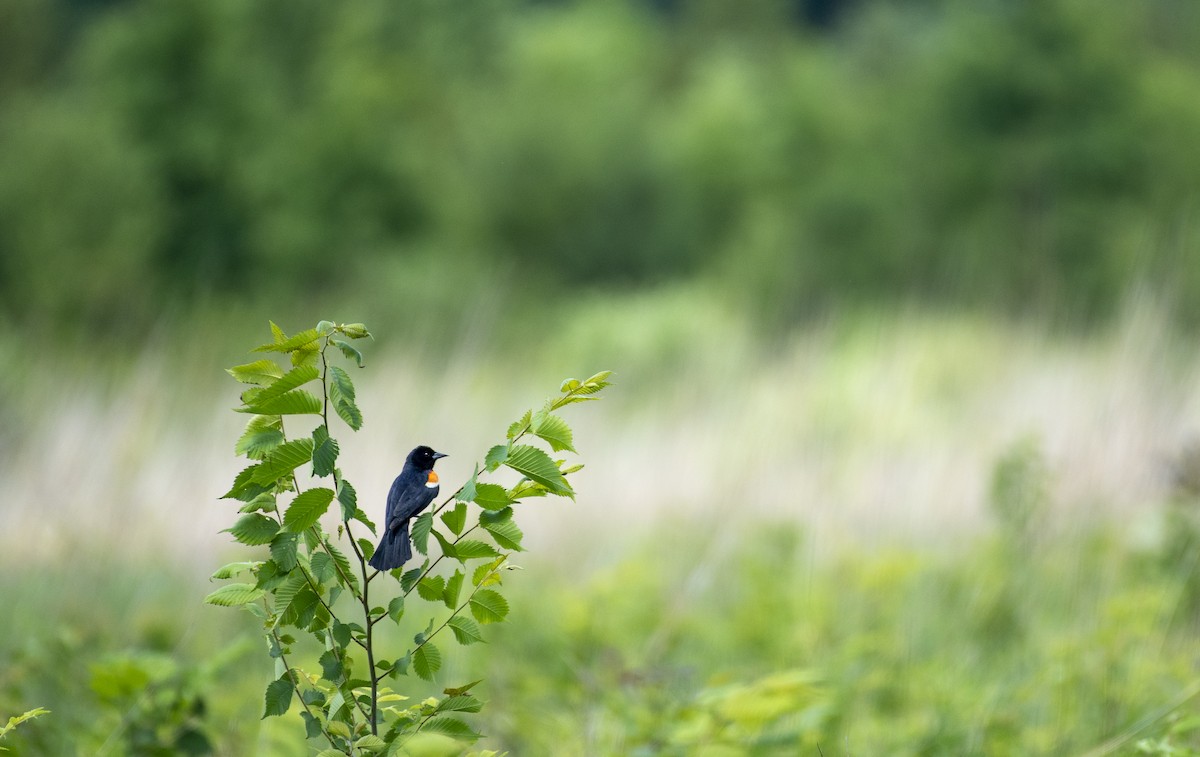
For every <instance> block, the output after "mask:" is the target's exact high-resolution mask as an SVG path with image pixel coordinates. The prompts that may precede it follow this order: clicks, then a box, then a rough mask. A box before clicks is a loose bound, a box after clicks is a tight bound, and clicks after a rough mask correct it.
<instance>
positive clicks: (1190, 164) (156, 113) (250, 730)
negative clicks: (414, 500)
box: [0, 0, 1200, 757]
mask: <svg viewBox="0 0 1200 757" xmlns="http://www.w3.org/2000/svg"><path fill="white" fill-rule="evenodd" d="M1198 190H1200V4H1197V3H1195V2H1192V0H1144V2H1139V3H1095V2H1084V0H968V1H966V2H950V0H742V2H738V3H723V2H719V1H717V0H628V1H626V0H619V1H618V0H613V1H610V2H600V1H599V0H596V1H593V2H588V1H586V0H554V1H551V0H541V1H537V2H535V1H533V0H480V1H479V2H476V3H471V4H447V3H440V2H432V1H430V0H355V1H354V2H347V3H323V2H317V0H288V1H287V2H283V1H282V0H259V2H245V0H0V326H3V328H0V360H2V361H3V365H4V367H5V370H4V371H3V372H0V524H2V526H3V528H2V529H0V576H2V578H0V722H4V721H6V720H7V718H8V717H9V716H11V715H18V714H20V713H22V712H24V711H26V710H29V709H32V708H34V707H39V706H41V707H46V708H48V709H49V710H51V713H50V714H49V715H46V716H43V717H41V718H39V719H37V720H34V721H31V722H28V723H25V724H22V725H21V726H19V727H18V728H17V729H16V730H15V731H13V732H12V733H10V734H8V735H7V736H6V737H4V739H3V741H2V742H0V746H3V747H7V748H8V749H10V750H11V753H12V754H16V755H109V756H111V757H117V756H119V755H130V756H137V757H140V756H142V755H147V756H148V755H174V754H189V755H203V754H217V755H230V756H236V755H264V756H273V755H299V754H315V753H316V752H317V751H318V750H319V747H317V746H316V742H315V741H314V742H310V743H308V744H306V743H305V742H304V741H303V739H302V734H303V725H302V724H301V722H300V717H299V715H298V713H297V712H296V711H295V708H293V711H292V712H291V713H289V714H288V715H287V716H285V717H283V718H271V719H267V720H260V715H261V712H262V706H263V699H262V697H263V695H262V690H263V687H264V685H265V683H266V682H267V681H269V680H270V679H271V676H272V673H271V670H272V663H271V661H270V659H269V658H268V657H267V656H266V655H265V654H264V643H263V641H262V639H261V638H260V637H259V635H258V634H257V632H256V622H255V620H254V619H253V618H252V617H251V616H250V615H248V614H246V613H235V612H231V611H228V610H223V609H220V608H215V607H211V606H206V605H204V604H202V601H203V598H204V596H205V595H206V594H207V593H208V592H209V591H211V590H212V589H213V587H214V584H213V583H211V582H210V579H209V576H210V575H211V573H212V571H213V570H214V569H215V568H216V567H217V566H219V565H221V564H222V563H225V562H228V561H230V560H238V559H248V558H247V557H246V555H247V553H248V552H250V549H249V548H247V547H243V546H240V545H237V544H234V543H233V540H232V538H231V537H230V535H229V534H227V533H222V532H221V529H224V528H226V527H228V526H229V525H230V523H232V521H233V518H234V517H235V511H236V505H235V504H234V503H231V502H229V501H227V500H218V497H220V495H221V494H222V493H223V492H224V491H225V490H226V489H227V488H228V485H229V481H230V480H231V478H232V477H233V475H234V474H235V473H236V472H237V471H238V470H240V469H241V467H242V462H240V461H239V460H238V459H237V457H236V456H235V454H234V449H233V447H234V441H235V440H236V439H237V437H238V435H239V434H240V433H241V429H242V426H243V424H244V420H245V419H244V417H243V416H239V415H237V414H236V413H233V412H231V409H232V408H233V407H234V406H235V405H236V404H237V401H238V400H237V397H238V392H239V387H237V386H236V385H235V383H234V382H233V381H232V380H231V379H230V378H229V377H228V376H227V375H226V374H225V373H224V371H223V370H222V369H223V368H225V367H227V366H231V365H235V364H237V363H241V362H245V361H246V359H248V358H247V355H246V352H247V350H248V349H249V348H250V347H252V346H254V345H256V344H260V343H262V342H264V341H266V338H267V335H268V334H269V331H268V330H267V321H268V319H274V320H275V321H277V322H278V323H279V324H280V325H281V326H283V328H284V329H286V330H288V332H289V333H291V332H294V331H298V330H300V329H303V328H310V327H311V326H313V325H314V324H315V323H316V322H317V321H318V320H319V319H322V318H329V319H332V320H336V321H339V322H343V321H362V322H365V323H366V324H367V325H368V326H369V327H370V328H371V329H372V331H373V332H374V334H375V337H376V338H375V340H374V341H373V342H370V343H368V344H366V346H365V347H364V352H365V355H366V368H365V369H364V370H362V371H361V372H356V373H355V381H356V382H357V384H358V402H359V405H360V407H361V408H362V411H363V414H364V416H365V418H366V423H365V425H364V427H363V429H362V430H361V431H360V432H358V433H356V434H351V433H348V432H347V433H344V434H341V436H340V437H339V438H340V440H341V443H342V461H341V463H340V464H341V465H343V466H344V467H345V468H346V469H347V475H348V476H352V477H353V478H354V480H355V481H356V482H357V486H358V490H359V501H360V503H361V504H362V506H363V508H364V509H365V510H366V511H367V512H368V514H369V515H371V516H372V517H376V518H378V517H380V516H381V515H382V512H383V507H384V499H385V493H386V491H387V487H388V485H389V484H390V482H391V479H392V478H393V477H394V476H395V475H396V473H397V472H398V471H399V469H400V466H401V465H402V464H403V459H404V455H405V454H406V453H407V451H408V450H409V449H411V448H412V447H413V446H415V445H416V444H418V443H427V444H430V445H432V446H434V447H435V448H437V449H439V450H445V451H447V452H449V453H450V455H451V456H450V457H449V458H448V459H447V460H445V461H444V462H443V463H441V464H440V465H439V472H440V473H441V475H442V478H443V481H446V482H461V481H463V480H465V479H466V478H467V477H469V476H470V474H471V471H472V464H473V461H474V460H476V459H478V458H480V457H481V456H482V455H483V453H484V452H485V451H486V450H487V448H488V447H489V446H490V445H491V444H493V443H494V440H495V439H496V438H497V436H499V435H500V434H502V433H503V430H504V429H505V428H506V427H507V425H508V423H510V422H511V421H512V420H513V419H515V418H516V417H518V416H519V415H520V414H521V413H522V412H523V411H524V410H525V409H526V408H528V407H530V406H531V405H536V404H537V403H539V402H540V401H541V400H542V399H543V398H544V397H546V396H548V395H550V394H552V393H553V392H554V391H555V389H556V388H557V386H558V383H559V381H561V380H562V379H563V378H565V377H568V376H578V377H580V378H582V377H584V376H586V375H589V374H591V373H594V372H596V371H599V370H601V369H611V370H613V371H615V377H614V381H615V382H616V384H615V386H614V387H612V389H611V390H610V391H609V394H608V396H607V398H606V399H605V400H604V401H603V402H599V403H595V405H594V406H593V405H588V406H586V407H582V408H578V409H576V408H572V409H570V410H568V412H567V415H568V417H569V419H570V420H571V422H572V424H573V425H574V427H575V438H576V440H577V444H578V447H579V449H580V451H581V453H582V456H583V458H584V459H585V460H586V461H587V468H586V469H585V470H583V471H582V472H581V473H580V474H579V475H578V478H577V479H576V482H577V483H576V488H577V489H578V492H579V496H578V501H577V502H575V503H570V502H566V501H550V502H531V503H527V504H522V505H521V506H520V508H521V509H520V511H519V512H518V519H519V521H520V523H521V526H522V528H523V529H524V530H525V532H526V534H527V539H526V541H525V546H526V547H527V548H528V550H529V551H528V552H527V553H525V554H523V555H521V561H520V564H521V566H522V567H523V568H524V570H523V571H521V572H519V573H515V574H513V576H512V577H511V578H510V579H509V580H508V581H507V582H506V585H507V586H508V587H509V589H510V595H509V596H510V600H511V602H512V608H513V609H512V614H511V615H510V617H509V621H510V622H508V623H506V624H504V625H501V626H489V627H488V642H489V643H487V644H485V645H477V646H473V647H469V648H466V649H463V650H457V651H456V652H455V654H453V655H450V654H448V655H447V660H446V664H445V668H444V669H443V671H442V673H441V674H440V677H439V679H438V682H437V685H436V686H429V687H427V688H428V689H429V691H433V692H436V691H440V689H441V688H442V686H450V685H458V684H459V683H461V682H462V681H466V680H473V679H475V678H482V679H484V682H483V684H481V685H480V687H479V688H478V689H477V690H476V693H477V694H478V695H479V696H480V697H481V698H482V699H484V700H485V701H487V702H488V704H487V707H486V708H485V709H484V710H483V712H482V713H480V714H479V715H478V716H475V717H474V719H473V721H472V722H473V723H475V724H477V726H478V728H479V730H481V731H482V732H483V733H485V734H487V736H486V738H485V739H484V740H483V741H481V742H480V744H479V748H489V749H497V750H508V752H509V753H510V754H511V755H513V756H514V757H521V756H523V755H565V756H570V755H581V756H583V755H587V756H592V755H596V756H608V755H614V756H616V755H637V756H643V755H645V756H649V755H703V756H704V757H734V756H736V755H813V756H814V757H821V756H822V755H824V756H828V757H833V756H834V755H854V756H856V757H865V756H868V755H1010V754H1011V755H1065V754H1079V755H1083V754H1087V755H1093V756H1096V757H1098V755H1102V754H1128V755H1132V754H1137V755H1200V697H1198V696H1197V695H1198V694H1200V641H1197V639H1198V638H1200V341H1198V339H1197V327H1198V326H1200V191H1198ZM456 485H457V484H456ZM408 680H409V679H404V681H402V683H403V682H407V681H408ZM411 682H412V683H413V685H414V688H413V691H412V692H411V694H412V696H413V697H415V698H418V699H419V698H421V697H424V696H426V695H428V693H429V691H426V690H425V689H422V688H421V687H420V686H417V685H416V684H417V683H418V682H417V681H416V679H412V681H411Z"/></svg>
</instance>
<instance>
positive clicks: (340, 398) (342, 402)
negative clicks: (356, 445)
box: [329, 366, 363, 431]
mask: <svg viewBox="0 0 1200 757" xmlns="http://www.w3.org/2000/svg"><path fill="white" fill-rule="evenodd" d="M330 370H331V371H341V369H340V368H338V367H337V366H333V367H332V368H331V369H330ZM342 375H345V372H344V371H342ZM349 380H350V378H349V377H348V376H347V377H346V381H347V382H349ZM329 401H330V402H331V403H332V404H333V411H334V412H335V413H337V414H338V417H339V418H341V419H342V420H343V421H345V423H346V425H347V426H349V427H350V428H352V429H354V430H355V431H358V430H359V429H360V428H362V424H363V417H362V411H361V410H359V409H358V405H356V404H354V396H353V394H350V395H347V394H346V392H345V390H344V389H343V388H341V385H340V384H338V383H336V382H335V383H334V384H332V385H330V387H329Z"/></svg>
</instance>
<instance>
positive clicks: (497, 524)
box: [479, 507, 525, 552]
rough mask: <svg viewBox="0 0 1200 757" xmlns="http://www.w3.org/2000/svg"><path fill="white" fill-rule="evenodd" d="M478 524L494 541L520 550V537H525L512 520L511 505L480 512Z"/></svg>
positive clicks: (502, 545)
mask: <svg viewBox="0 0 1200 757" xmlns="http://www.w3.org/2000/svg"><path fill="white" fill-rule="evenodd" d="M479 525H481V526H483V527H484V529H486V530H487V532H488V533H489V534H491V535H492V538H493V539H495V540H496V543H497V544H499V545H500V546H501V547H503V548H504V549H513V550H516V551H518V552H519V551H521V539H523V538H524V537H525V534H524V533H522V532H521V529H520V528H518V527H517V524H516V522H515V521H514V520H513V517H512V508H511V507H506V508H504V509H503V510H499V511H497V512H490V511H489V512H483V513H480V514H479Z"/></svg>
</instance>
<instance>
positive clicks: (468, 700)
mask: <svg viewBox="0 0 1200 757" xmlns="http://www.w3.org/2000/svg"><path fill="white" fill-rule="evenodd" d="M482 709H483V702H481V701H479V700H478V699H476V698H475V697H473V696H471V695H470V694H460V695H458V696H454V697H447V698H446V699H443V700H442V701H440V702H438V706H437V711H438V712H479V711H480V710H482Z"/></svg>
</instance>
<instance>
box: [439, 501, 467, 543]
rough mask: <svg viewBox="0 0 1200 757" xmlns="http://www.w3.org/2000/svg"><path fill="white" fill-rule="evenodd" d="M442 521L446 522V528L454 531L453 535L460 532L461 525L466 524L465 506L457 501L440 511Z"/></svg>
mask: <svg viewBox="0 0 1200 757" xmlns="http://www.w3.org/2000/svg"><path fill="white" fill-rule="evenodd" d="M442 522H443V523H445V524H446V528H448V529H450V530H451V531H452V532H454V535H455V536H458V535H459V534H461V533H462V530H463V526H465V525H466V524H467V506H466V504H464V503H462V502H459V503H458V504H456V505H455V506H454V507H452V508H450V509H448V510H446V511H444V512H443V513H442Z"/></svg>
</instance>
